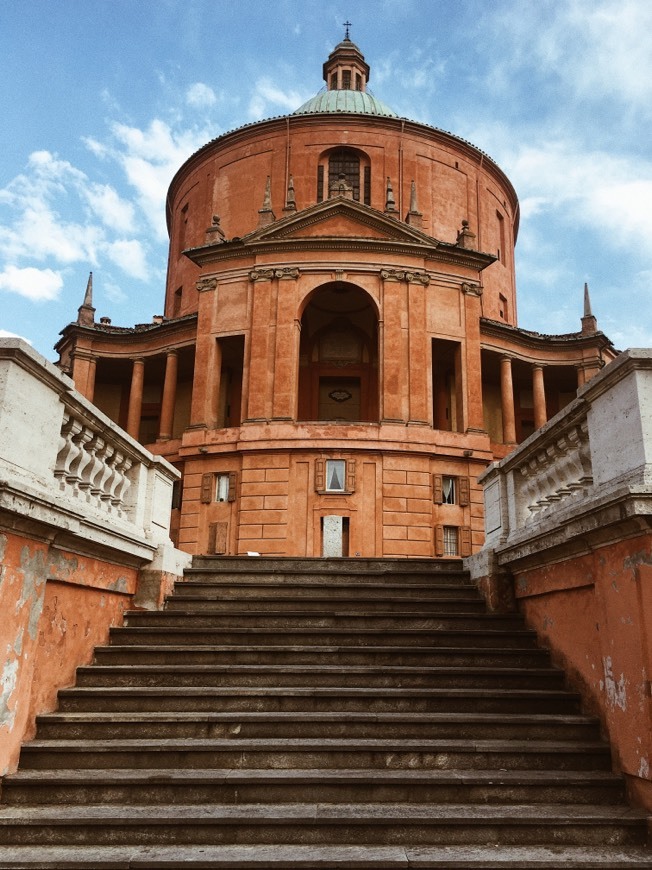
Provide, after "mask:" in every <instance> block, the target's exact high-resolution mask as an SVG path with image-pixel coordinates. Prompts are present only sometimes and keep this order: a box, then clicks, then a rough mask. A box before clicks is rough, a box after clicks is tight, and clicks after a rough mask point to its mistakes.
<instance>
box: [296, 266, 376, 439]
mask: <svg viewBox="0 0 652 870" xmlns="http://www.w3.org/2000/svg"><path fill="white" fill-rule="evenodd" d="M298 416H299V419H300V420H321V421H331V422H337V423H354V422H378V312H377V309H376V305H375V303H374V301H373V299H372V298H371V297H370V296H369V294H368V293H366V292H365V291H364V290H361V289H360V288H359V287H357V286H356V285H355V284H351V283H348V282H344V281H332V282H329V283H328V284H324V285H322V286H321V287H319V288H317V289H316V290H314V291H313V293H312V294H311V296H310V297H309V299H308V301H307V303H306V305H305V307H304V309H303V314H302V316H301V343H300V351H299V397H298Z"/></svg>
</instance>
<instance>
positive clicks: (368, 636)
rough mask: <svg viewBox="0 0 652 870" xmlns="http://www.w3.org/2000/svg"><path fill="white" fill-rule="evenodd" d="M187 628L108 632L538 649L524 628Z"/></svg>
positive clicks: (210, 641)
mask: <svg viewBox="0 0 652 870" xmlns="http://www.w3.org/2000/svg"><path fill="white" fill-rule="evenodd" d="M189 623H190V624H189V625H187V626H181V627H179V626H172V625H162V624H161V625H158V626H156V625H153V626H152V625H144V624H142V622H140V623H138V625H132V626H126V627H119V628H117V627H116V628H112V629H111V632H110V642H111V643H112V644H115V643H117V644H120V645H124V644H131V645H133V646H134V647H137V646H138V645H140V644H159V645H167V644H173V645H178V644H184V645H201V646H216V645H218V646H219V645H228V646H235V645H247V646H249V645H251V643H257V644H258V643H260V644H263V645H274V646H277V645H278V646H288V645H296V644H299V645H308V644H317V645H320V646H323V645H328V646H353V647H373V646H395V645H396V646H402V647H405V646H410V647H422V646H427V647H445V648H453V647H455V648H459V649H464V650H468V649H477V650H482V649H493V648H495V647H496V646H499V647H500V648H508V647H515V648H519V649H520V648H523V647H525V646H531V648H532V649H536V648H537V647H536V634H535V633H534V632H533V631H530V630H528V629H525V628H523V627H522V626H521V627H520V628H515V629H509V630H507V629H505V630H503V629H494V630H492V631H486V630H484V629H461V630H456V629H444V630H439V631H434V630H433V629H431V628H408V629H405V628H404V629H401V630H398V631H397V630H396V629H392V628H386V629H382V628H375V629H369V628H365V627H364V626H354V627H353V628H335V629H332V628H319V627H311V628H287V627H286V628H282V629H278V628H262V627H260V626H257V627H247V628H243V627H242V626H241V625H235V626H233V627H229V628H222V629H219V628H215V629H210V628H206V627H202V628H197V627H194V622H193V621H192V620H190V621H189Z"/></svg>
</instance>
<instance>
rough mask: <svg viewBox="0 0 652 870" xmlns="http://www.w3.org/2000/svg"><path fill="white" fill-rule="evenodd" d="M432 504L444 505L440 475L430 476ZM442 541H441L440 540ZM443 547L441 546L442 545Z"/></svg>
mask: <svg viewBox="0 0 652 870" xmlns="http://www.w3.org/2000/svg"><path fill="white" fill-rule="evenodd" d="M432 490H433V499H432V500H433V502H434V503H435V504H443V503H444V483H443V480H442V476H441V474H433V476H432ZM442 540H443V539H442ZM442 546H443V544H442Z"/></svg>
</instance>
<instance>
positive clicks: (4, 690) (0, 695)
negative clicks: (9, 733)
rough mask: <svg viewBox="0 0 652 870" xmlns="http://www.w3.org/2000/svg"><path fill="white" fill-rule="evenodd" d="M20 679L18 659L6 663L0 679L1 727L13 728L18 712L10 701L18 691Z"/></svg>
mask: <svg viewBox="0 0 652 870" xmlns="http://www.w3.org/2000/svg"><path fill="white" fill-rule="evenodd" d="M17 679H18V659H12V660H11V661H8V662H6V663H5V666H4V669H3V671H2V678H1V679H0V725H6V726H7V727H8V728H10V729H11V728H12V727H13V724H14V719H15V718H16V710H15V708H14V709H11V707H10V706H9V701H10V699H11V696H12V695H13V693H14V692H15V690H16V682H17Z"/></svg>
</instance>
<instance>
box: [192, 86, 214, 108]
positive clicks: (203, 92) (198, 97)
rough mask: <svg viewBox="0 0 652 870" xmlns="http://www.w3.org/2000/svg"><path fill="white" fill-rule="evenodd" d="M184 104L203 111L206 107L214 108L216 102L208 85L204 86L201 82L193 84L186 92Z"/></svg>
mask: <svg viewBox="0 0 652 870" xmlns="http://www.w3.org/2000/svg"><path fill="white" fill-rule="evenodd" d="M186 102H187V103H188V105H189V106H193V107H194V108H197V109H204V108H207V107H208V106H214V105H215V103H216V102H217V96H216V94H215V91H214V90H213V89H212V88H211V87H210V86H209V85H205V84H204V83H203V82H195V84H194V85H190V87H189V88H188V90H187V91H186Z"/></svg>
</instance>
